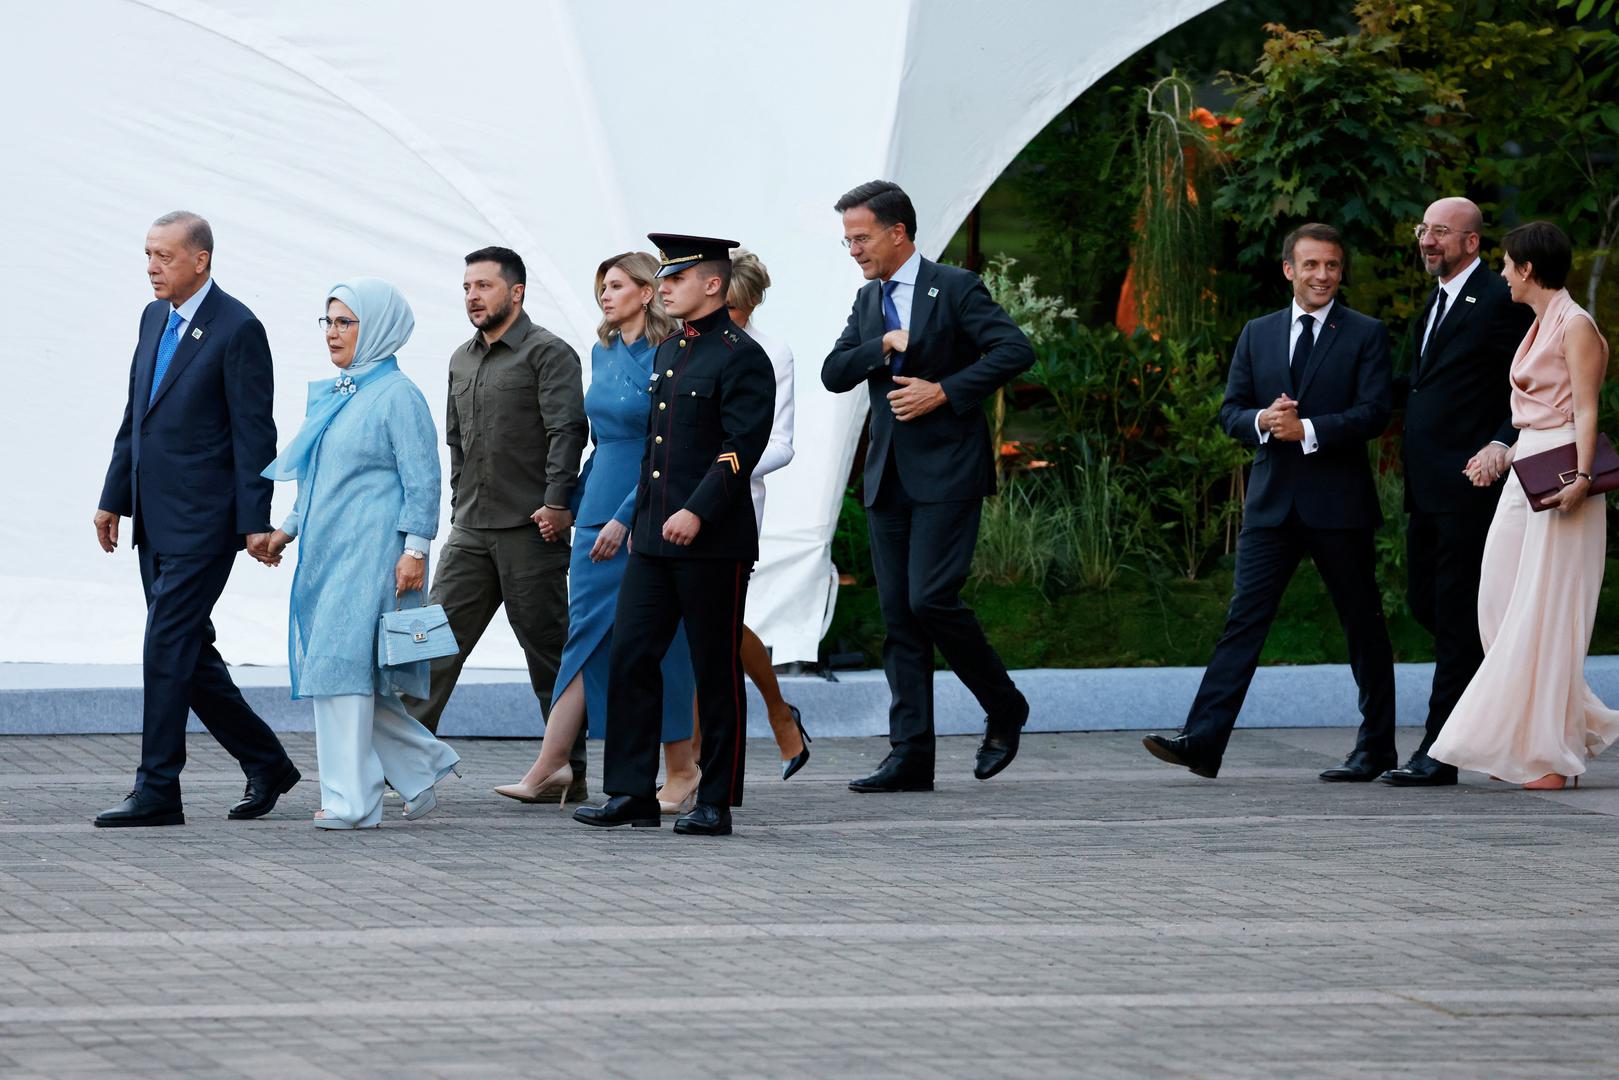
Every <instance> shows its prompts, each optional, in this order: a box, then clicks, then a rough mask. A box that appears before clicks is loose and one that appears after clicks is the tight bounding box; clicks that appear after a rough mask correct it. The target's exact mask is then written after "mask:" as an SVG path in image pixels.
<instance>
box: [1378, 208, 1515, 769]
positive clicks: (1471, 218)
mask: <svg viewBox="0 0 1619 1080" xmlns="http://www.w3.org/2000/svg"><path fill="white" fill-rule="evenodd" d="M1483 228H1484V217H1483V215H1482V214H1481V213H1479V208H1478V207H1477V206H1475V205H1474V204H1473V203H1472V202H1470V201H1469V200H1467V199H1462V198H1449V199H1440V200H1439V201H1438V202H1436V203H1434V204H1433V205H1432V206H1430V207H1428V211H1427V213H1425V214H1424V215H1423V216H1422V224H1421V225H1418V226H1417V227H1416V237H1417V246H1418V248H1419V250H1420V251H1421V253H1422V268H1423V269H1424V270H1426V271H1427V272H1428V273H1429V274H1432V275H1433V276H1434V277H1435V278H1437V279H1438V281H1439V287H1438V288H1436V289H1435V290H1434V291H1433V293H1432V294H1431V295H1430V296H1429V297H1428V303H1427V305H1426V306H1425V307H1424V308H1423V312H1422V319H1421V321H1420V322H1419V323H1418V328H1417V332H1416V333H1415V334H1414V335H1413V340H1412V350H1411V363H1410V368H1409V370H1410V374H1409V376H1407V377H1404V378H1401V379H1400V380H1398V381H1397V382H1396V383H1395V397H1396V399H1398V398H1399V397H1401V396H1404V397H1405V508H1406V512H1407V514H1408V515H1409V526H1408V529H1407V532H1406V567H1407V577H1408V581H1409V586H1408V592H1407V599H1408V600H1409V601H1410V604H1411V613H1412V614H1413V615H1415V616H1416V619H1417V621H1418V622H1419V623H1421V624H1422V626H1423V628H1424V629H1425V630H1427V631H1428V632H1429V633H1430V634H1432V635H1433V637H1434V673H1433V689H1432V691H1431V692H1430V695H1429V698H1428V722H1427V730H1426V731H1425V732H1424V733H1423V737H1422V743H1421V745H1419V746H1418V747H1417V750H1416V753H1414V754H1412V755H1411V760H1410V761H1408V762H1406V764H1405V766H1404V767H1403V768H1399V769H1390V770H1389V771H1388V772H1386V773H1384V774H1383V775H1382V776H1381V777H1379V779H1380V780H1382V781H1383V782H1384V783H1385V784H1395V785H1397V786H1401V787H1436V786H1444V785H1449V784H1454V783H1455V782H1456V766H1454V765H1446V764H1444V763H1442V762H1438V761H1435V760H1433V759H1432V758H1430V757H1429V756H1428V753H1427V751H1428V747H1429V746H1430V745H1432V744H1433V741H1434V739H1436V738H1438V737H1439V731H1440V729H1441V728H1443V727H1444V726H1445V721H1446V719H1448V718H1449V716H1450V711H1451V709H1453V708H1455V706H1456V702H1457V700H1458V699H1459V698H1460V697H1461V696H1462V691H1463V690H1465V689H1467V684H1468V682H1469V681H1471V679H1472V678H1473V673H1474V672H1475V671H1477V670H1478V666H1479V664H1480V663H1482V662H1483V660H1484V649H1483V646H1482V645H1481V644H1480V643H1479V632H1478V583H1479V566H1480V564H1481V563H1482V562H1483V560H1484V540H1485V538H1486V537H1487V536H1488V535H1489V531H1490V519H1491V518H1492V517H1494V515H1495V504H1496V502H1497V501H1498V500H1499V499H1500V495H1501V488H1500V483H1499V482H1500V480H1501V478H1502V477H1504V476H1505V475H1506V473H1507V469H1508V467H1509V454H1508V447H1510V446H1511V445H1512V444H1513V443H1514V442H1516V441H1517V438H1518V432H1517V429H1516V428H1514V427H1513V426H1512V395H1511V388H1510V384H1509V383H1508V381H1507V380H1508V371H1509V369H1510V368H1511V366H1512V356H1513V353H1514V352H1516V351H1517V348H1518V343H1519V342H1521V341H1522V340H1523V337H1524V334H1526V333H1527V332H1528V331H1529V324H1530V323H1532V322H1534V319H1535V313H1534V312H1533V311H1532V310H1531V309H1530V308H1529V307H1527V306H1526V305H1523V304H1514V303H1513V302H1512V294H1511V291H1510V290H1509V289H1508V288H1507V283H1506V282H1505V281H1504V280H1502V278H1501V275H1499V274H1494V273H1491V272H1490V270H1489V268H1488V267H1486V266H1485V265H1484V264H1483V261H1482V260H1481V259H1480V258H1479V245H1480V243H1481V240H1480V236H1479V234H1480V232H1481V230H1482V229H1483Z"/></svg>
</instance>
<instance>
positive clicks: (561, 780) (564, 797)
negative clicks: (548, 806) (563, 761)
mask: <svg viewBox="0 0 1619 1080" xmlns="http://www.w3.org/2000/svg"><path fill="white" fill-rule="evenodd" d="M572 785H573V766H572V765H563V766H562V768H560V769H558V770H557V771H556V772H554V773H552V774H551V775H550V776H547V777H546V778H545V779H544V780H541V781H540V782H539V783H538V784H535V785H534V786H533V787H528V786H526V785H523V784H501V785H500V786H499V787H497V788H495V794H496V795H504V796H506V798H508V799H516V800H517V801H518V802H525V803H537V802H539V801H540V800H541V798H542V797H543V796H546V795H549V794H551V793H552V792H556V793H557V796H558V798H557V805H558V806H559V807H561V809H562V810H563V811H564V812H566V810H567V809H568V788H569V787H571V786H572Z"/></svg>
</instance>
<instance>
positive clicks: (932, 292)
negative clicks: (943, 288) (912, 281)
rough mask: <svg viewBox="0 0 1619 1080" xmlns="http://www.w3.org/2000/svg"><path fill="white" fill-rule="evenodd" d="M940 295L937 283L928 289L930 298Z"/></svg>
mask: <svg viewBox="0 0 1619 1080" xmlns="http://www.w3.org/2000/svg"><path fill="white" fill-rule="evenodd" d="M938 295H939V287H938V286H937V285H935V286H934V287H933V288H931V289H929V290H928V297H929V298H930V299H931V298H932V297H935V296H938Z"/></svg>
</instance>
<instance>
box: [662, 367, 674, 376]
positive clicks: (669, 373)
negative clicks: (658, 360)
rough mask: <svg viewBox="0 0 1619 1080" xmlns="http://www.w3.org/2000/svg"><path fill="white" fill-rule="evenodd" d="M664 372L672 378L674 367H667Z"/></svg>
mask: <svg viewBox="0 0 1619 1080" xmlns="http://www.w3.org/2000/svg"><path fill="white" fill-rule="evenodd" d="M664 374H665V375H667V376H669V378H671V379H672V378H674V377H675V369H674V368H670V369H669V370H668V371H665V372H664Z"/></svg>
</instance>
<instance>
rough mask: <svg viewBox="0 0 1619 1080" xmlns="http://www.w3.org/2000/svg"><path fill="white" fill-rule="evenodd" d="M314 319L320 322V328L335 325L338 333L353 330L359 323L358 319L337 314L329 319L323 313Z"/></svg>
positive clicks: (327, 328) (328, 327)
mask: <svg viewBox="0 0 1619 1080" xmlns="http://www.w3.org/2000/svg"><path fill="white" fill-rule="evenodd" d="M315 321H316V322H318V323H320V328H321V329H322V330H330V329H331V328H332V327H334V326H335V327H337V332H338V333H339V334H346V333H348V332H349V331H350V330H353V329H354V328H355V327H356V326H359V325H360V320H359V319H351V318H349V317H348V316H347V315H339V316H338V317H337V318H335V319H329V318H327V317H326V316H325V315H322V316H321V317H320V318H318V319H316V320H315Z"/></svg>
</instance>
